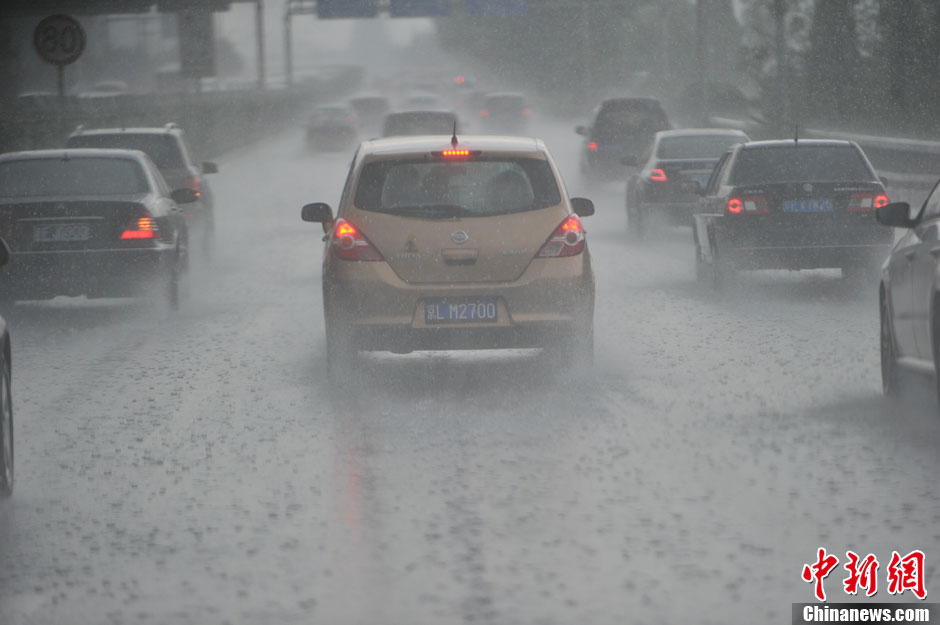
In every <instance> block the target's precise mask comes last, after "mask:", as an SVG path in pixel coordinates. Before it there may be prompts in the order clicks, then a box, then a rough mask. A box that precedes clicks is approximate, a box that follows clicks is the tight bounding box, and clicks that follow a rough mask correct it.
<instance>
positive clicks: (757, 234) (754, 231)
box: [693, 215, 894, 269]
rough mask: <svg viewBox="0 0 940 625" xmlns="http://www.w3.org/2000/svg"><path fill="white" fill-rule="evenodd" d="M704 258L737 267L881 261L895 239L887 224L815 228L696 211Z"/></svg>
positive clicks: (812, 266)
mask: <svg viewBox="0 0 940 625" xmlns="http://www.w3.org/2000/svg"><path fill="white" fill-rule="evenodd" d="M693 219H694V221H695V237H696V241H697V242H698V244H699V246H700V252H701V254H702V260H705V261H706V262H722V263H725V264H727V265H728V266H730V267H734V268H737V269H824V268H841V267H847V266H853V265H860V264H872V263H875V262H879V263H880V262H881V261H882V260H883V259H884V258H885V257H886V256H887V255H888V254H890V253H891V248H892V246H893V243H894V239H893V236H894V233H893V231H892V230H891V229H889V228H885V227H883V226H880V225H878V224H877V223H875V222H874V221H872V223H871V224H865V223H846V224H829V225H828V227H826V228H819V229H815V230H814V229H809V228H807V229H803V230H800V229H787V228H773V227H766V226H767V223H766V222H758V221H755V222H753V223H746V222H742V221H734V220H732V219H729V218H727V217H725V216H722V215H695V216H694V217H693Z"/></svg>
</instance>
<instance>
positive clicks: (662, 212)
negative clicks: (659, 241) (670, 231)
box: [641, 201, 698, 225]
mask: <svg viewBox="0 0 940 625" xmlns="http://www.w3.org/2000/svg"><path fill="white" fill-rule="evenodd" d="M641 205H642V207H643V210H644V211H645V212H646V214H647V215H653V216H657V215H658V216H663V217H665V218H666V219H668V220H669V221H672V222H674V223H677V224H683V225H689V224H691V223H692V215H693V213H695V209H696V207H697V206H698V204H697V203H696V202H678V201H675V202H642V203H641Z"/></svg>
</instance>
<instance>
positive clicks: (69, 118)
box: [0, 72, 361, 156]
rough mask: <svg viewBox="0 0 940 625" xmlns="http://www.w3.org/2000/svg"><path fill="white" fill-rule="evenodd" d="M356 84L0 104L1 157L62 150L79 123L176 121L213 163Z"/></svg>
mask: <svg viewBox="0 0 940 625" xmlns="http://www.w3.org/2000/svg"><path fill="white" fill-rule="evenodd" d="M359 78H361V77H356V76H351V75H348V74H347V73H343V72H337V73H335V75H331V76H329V77H328V78H324V79H323V80H320V81H318V82H317V83H315V84H306V85H298V86H295V87H292V88H290V89H275V90H264V91H262V90H257V89H243V90H233V91H208V92H203V93H174V92H166V93H153V94H146V95H115V96H106V97H78V96H66V97H59V96H56V95H35V96H20V97H13V98H6V99H0V153H2V152H12V151H17V150H36V149H43V148H60V147H62V146H63V145H65V139H66V138H67V137H68V136H69V134H71V133H72V132H73V131H74V130H75V128H76V127H77V126H78V125H80V124H81V125H83V126H85V127H86V128H130V127H134V126H164V125H165V124H167V123H168V122H175V123H176V124H178V125H179V126H180V127H181V128H183V129H184V130H185V132H186V135H187V138H188V139H189V142H190V143H191V144H192V145H194V146H196V149H197V151H198V152H199V154H200V156H203V155H204V156H213V155H217V154H219V153H220V152H224V151H226V150H230V149H233V148H236V147H239V146H241V145H246V144H249V143H252V142H254V141H257V140H259V139H261V138H263V137H264V136H266V135H267V134H269V133H271V132H273V131H274V130H277V129H278V128H282V127H284V126H285V125H288V124H290V123H293V122H294V121H295V120H297V119H298V118H299V116H300V115H302V114H303V113H304V112H305V111H306V110H308V109H309V108H310V107H312V106H313V105H315V104H317V103H318V102H320V101H323V100H326V99H327V98H328V97H330V98H333V97H339V96H343V95H345V94H346V93H349V92H350V91H351V90H352V89H354V88H355V87H356V86H357V85H358V82H359Z"/></svg>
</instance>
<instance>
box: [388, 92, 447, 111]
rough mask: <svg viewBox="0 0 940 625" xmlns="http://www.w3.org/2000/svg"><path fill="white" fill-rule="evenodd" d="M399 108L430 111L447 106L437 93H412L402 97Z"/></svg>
mask: <svg viewBox="0 0 940 625" xmlns="http://www.w3.org/2000/svg"><path fill="white" fill-rule="evenodd" d="M398 108H399V109H401V110H402V111H429V110H440V109H444V108H447V107H446V105H445V104H444V100H443V99H442V98H441V96H439V95H437V94H436V93H412V94H410V95H407V96H405V97H404V98H402V99H401V102H400V103H399V106H398Z"/></svg>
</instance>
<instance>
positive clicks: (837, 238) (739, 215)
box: [694, 140, 892, 284]
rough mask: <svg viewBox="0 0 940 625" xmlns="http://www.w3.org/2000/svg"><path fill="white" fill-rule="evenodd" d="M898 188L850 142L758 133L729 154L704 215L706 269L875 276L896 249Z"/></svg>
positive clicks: (718, 274) (702, 206)
mask: <svg viewBox="0 0 940 625" xmlns="http://www.w3.org/2000/svg"><path fill="white" fill-rule="evenodd" d="M887 203H888V196H887V194H886V193H885V188H884V186H883V185H882V183H881V181H880V180H879V179H878V176H877V175H876V174H875V171H874V169H872V166H871V163H870V162H869V161H868V158H867V157H866V156H865V153H864V152H862V149H861V148H859V147H858V145H856V144H855V143H852V142H849V141H792V140H791V141H754V142H751V143H743V144H740V145H736V146H734V147H733V148H731V150H729V151H728V152H726V153H725V155H724V156H722V157H721V160H720V161H719V162H718V164H717V165H716V166H715V170H714V171H713V172H712V175H711V177H710V178H709V180H708V184H707V185H706V187H705V189H704V191H703V192H702V198H701V199H700V201H699V207H698V209H697V214H696V215H695V216H694V219H695V228H694V235H695V237H694V240H695V245H696V261H697V268H698V270H699V276H700V277H711V279H712V280H713V282H714V283H715V284H718V283H721V282H723V281H724V279H726V278H728V277H730V274H731V272H733V271H734V270H736V269H794V270H795V269H821V268H841V269H842V272H843V275H846V274H849V275H851V274H855V275H859V276H861V275H866V274H868V273H870V272H872V271H873V269H874V268H877V267H878V266H879V265H880V263H881V260H882V259H883V258H884V257H885V256H886V255H887V254H888V252H889V251H890V249H891V243H892V234H891V232H890V231H888V230H887V229H885V228H880V227H879V226H878V222H877V221H876V220H875V210H876V209H877V208H879V207H882V206H884V205H886V204H887Z"/></svg>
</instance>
